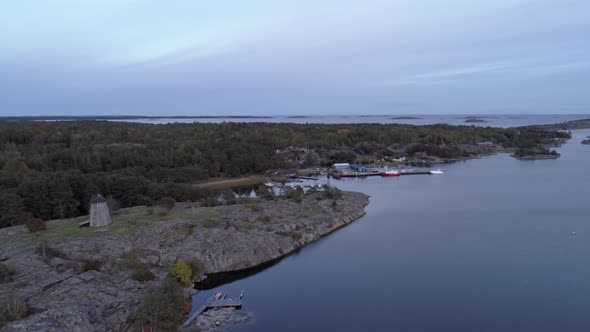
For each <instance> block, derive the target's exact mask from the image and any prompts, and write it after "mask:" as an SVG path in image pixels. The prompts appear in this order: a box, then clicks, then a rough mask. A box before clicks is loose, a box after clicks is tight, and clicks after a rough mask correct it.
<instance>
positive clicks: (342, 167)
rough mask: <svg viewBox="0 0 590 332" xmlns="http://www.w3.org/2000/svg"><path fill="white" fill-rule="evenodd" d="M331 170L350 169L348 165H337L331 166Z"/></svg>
mask: <svg viewBox="0 0 590 332" xmlns="http://www.w3.org/2000/svg"><path fill="white" fill-rule="evenodd" d="M332 168H333V169H339V170H345V169H350V164H349V163H339V164H332Z"/></svg>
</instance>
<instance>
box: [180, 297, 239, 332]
mask: <svg viewBox="0 0 590 332" xmlns="http://www.w3.org/2000/svg"><path fill="white" fill-rule="evenodd" d="M225 296H227V294H226V295H225ZM243 296H244V293H243V292H242V295H240V298H239V299H226V298H220V299H218V300H216V299H209V300H207V302H205V304H204V305H202V306H201V307H199V308H198V309H197V310H195V312H193V314H192V315H190V316H189V317H188V319H187V320H186V321H185V322H184V324H182V326H183V327H187V326H189V325H190V324H191V323H192V322H193V321H194V320H195V319H197V317H198V316H199V315H200V314H202V313H203V312H205V311H207V310H209V309H214V308H236V309H241V308H242V297H243Z"/></svg>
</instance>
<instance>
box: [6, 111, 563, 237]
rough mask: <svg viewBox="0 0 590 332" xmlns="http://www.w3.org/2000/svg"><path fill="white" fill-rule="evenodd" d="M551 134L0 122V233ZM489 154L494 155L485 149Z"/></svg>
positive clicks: (550, 139) (537, 149) (547, 142)
mask: <svg viewBox="0 0 590 332" xmlns="http://www.w3.org/2000/svg"><path fill="white" fill-rule="evenodd" d="M550 129H554V128H543V127H521V128H491V127H486V128H483V127H476V126H451V125H443V124H440V125H429V126H414V125H403V124H292V123H229V122H228V123H193V124H140V123H124V122H109V121H62V122H59V121H58V122H42V121H38V122H35V121H15V122H0V146H1V149H0V170H1V171H0V227H7V226H11V225H16V224H21V223H23V222H24V221H26V220H28V219H30V218H32V217H35V218H41V219H44V220H49V219H61V218H69V217H76V216H80V215H86V214H88V209H89V199H90V197H91V195H93V194H95V193H99V192H100V193H102V194H103V195H105V196H107V197H109V199H110V200H111V201H112V202H115V203H116V204H117V205H118V206H120V207H130V206H136V205H152V204H154V203H157V202H158V201H159V200H160V199H162V198H163V197H172V198H174V199H175V200H176V201H193V202H194V201H199V200H203V199H207V197H209V196H210V195H212V193H211V192H208V191H205V190H202V189H199V188H197V187H195V186H193V184H194V183H195V182H197V181H202V180H205V179H209V178H219V177H239V176H244V175H252V174H263V173H264V172H266V171H268V170H280V169H293V168H301V167H310V166H328V165H330V164H332V163H336V162H350V163H360V164H370V163H372V162H375V161H377V160H391V159H394V158H405V157H408V158H410V159H411V158H414V156H417V155H418V154H420V156H428V157H429V158H436V159H435V160H439V161H445V160H453V159H463V158H470V157H474V156H478V155H481V154H484V153H489V152H490V151H496V150H498V149H502V150H510V151H513V152H515V155H516V156H519V157H525V156H527V155H532V154H534V155H535V156H538V155H551V154H552V151H551V150H550V149H549V148H547V147H548V146H552V145H555V144H558V143H559V142H562V141H563V140H565V139H568V138H569V137H570V135H569V134H568V133H566V132H560V131H555V130H550ZM490 147H492V149H490Z"/></svg>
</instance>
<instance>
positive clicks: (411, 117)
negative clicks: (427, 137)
mask: <svg viewBox="0 0 590 332" xmlns="http://www.w3.org/2000/svg"><path fill="white" fill-rule="evenodd" d="M390 119H392V120H421V119H422V118H419V117H417V116H396V117H393V118H390Z"/></svg>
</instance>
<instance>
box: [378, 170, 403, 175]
mask: <svg viewBox="0 0 590 332" xmlns="http://www.w3.org/2000/svg"><path fill="white" fill-rule="evenodd" d="M381 176H400V174H399V172H398V171H394V170H389V171H385V172H383V173H381Z"/></svg>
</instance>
